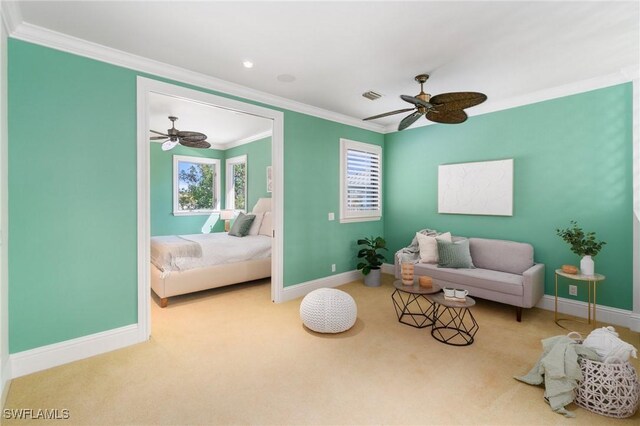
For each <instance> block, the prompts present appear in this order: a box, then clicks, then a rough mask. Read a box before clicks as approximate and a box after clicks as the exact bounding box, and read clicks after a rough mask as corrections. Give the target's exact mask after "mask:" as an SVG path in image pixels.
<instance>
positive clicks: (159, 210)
mask: <svg viewBox="0 0 640 426" xmlns="http://www.w3.org/2000/svg"><path fill="white" fill-rule="evenodd" d="M150 146H151V148H150V149H151V157H150V162H151V167H150V175H151V176H150V179H151V189H150V192H151V193H150V198H151V235H152V236H155V235H188V234H200V233H205V232H222V231H224V222H223V221H220V220H218V219H219V214H217V213H215V214H210V215H197V216H174V215H173V156H174V155H189V156H192V157H207V158H217V159H220V170H218V173H219V174H220V175H221V176H224V151H220V150H218V149H196V148H187V147H184V146H176V147H175V148H173V149H172V150H171V151H163V150H162V144H159V143H152V144H150ZM220 192H221V194H219V196H220V197H221V200H222V201H221V202H222V204H221V205H223V206H224V179H223V180H222V182H221V185H220Z"/></svg>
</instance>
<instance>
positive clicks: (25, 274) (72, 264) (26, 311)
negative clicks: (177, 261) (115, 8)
mask: <svg viewBox="0 0 640 426" xmlns="http://www.w3.org/2000/svg"><path fill="white" fill-rule="evenodd" d="M8 66H9V93H8V101H9V235H10V237H9V339H10V343H9V345H10V346H9V348H10V352H12V353H15V352H20V351H23V350H26V349H31V348H35V347H39V346H43V345H47V344H51V343H56V342H60V341H64V340H68V339H72V338H75V337H79V336H84V335H87V334H92V333H96V332H99V331H104V330H109V329H113V328H116V327H121V326H124V325H128V324H132V323H135V322H137V301H136V293H137V262H136V257H137V254H136V239H137V234H136V232H137V231H136V220H137V219H136V199H137V197H136V143H135V140H136V80H135V75H134V74H133V73H132V72H131V71H128V70H125V69H122V68H118V67H114V66H111V65H106V64H103V63H100V62H96V61H91V60H88V59H83V58H80V57H77V56H73V55H68V54H63V53H60V52H57V51H55V50H51V49H46V48H42V47H36V46H33V45H30V44H27V43H22V42H18V41H15V40H13V39H11V40H9V62H8Z"/></svg>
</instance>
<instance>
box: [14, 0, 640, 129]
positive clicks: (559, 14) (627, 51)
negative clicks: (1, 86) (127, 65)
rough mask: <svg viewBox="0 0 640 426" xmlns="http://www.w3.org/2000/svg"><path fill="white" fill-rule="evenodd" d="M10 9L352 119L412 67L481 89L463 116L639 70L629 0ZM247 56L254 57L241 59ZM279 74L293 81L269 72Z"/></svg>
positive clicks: (390, 106)
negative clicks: (480, 98)
mask: <svg viewBox="0 0 640 426" xmlns="http://www.w3.org/2000/svg"><path fill="white" fill-rule="evenodd" d="M18 8H19V11H20V14H21V16H22V19H23V21H24V22H26V23H30V24H33V25H37V26H41V27H44V28H48V29H51V30H54V31H57V32H61V33H64V34H68V35H71V36H75V37H78V38H81V39H85V40H89V41H91V42H94V43H98V44H101V45H105V46H109V47H111V48H114V49H119V50H122V51H125V52H129V53H132V54H135V55H140V56H143V57H147V58H151V59H154V60H157V61H161V62H165V63H168V64H172V65H177V66H180V67H183V68H186V69H188V70H191V71H196V72H199V73H202V74H206V75H209V76H213V77H216V78H219V79H222V80H226V81H229V82H233V83H236V84H240V85H242V86H246V87H249V88H252V89H256V90H259V91H262V92H267V93H271V94H274V95H278V96H280V97H284V98H287V99H291V100H295V101H298V102H301V103H304V104H307V105H311V106H315V107H319V108H322V109H325V110H328V111H333V112H336V113H340V114H344V115H347V116H350V117H355V118H358V119H361V118H364V117H367V116H371V115H375V114H379V113H382V112H386V111H390V110H395V109H400V108H406V107H408V106H409V104H406V103H405V102H403V101H402V100H400V98H399V95H400V94H407V95H415V94H417V93H418V91H419V88H418V85H417V84H416V83H415V82H414V81H413V77H414V76H415V75H417V74H420V73H424V72H426V73H429V74H431V78H430V79H429V81H428V82H427V84H426V86H425V91H427V92H428V93H431V94H432V95H436V94H439V93H443V92H450V91H478V92H483V93H485V94H487V96H488V98H489V100H488V101H487V102H486V103H485V104H482V105H480V106H477V107H475V108H473V109H471V110H470V112H471V114H472V115H473V113H474V112H475V113H477V112H482V111H485V110H486V111H490V110H491V106H492V105H496V104H501V103H504V102H505V101H507V100H509V99H514V98H518V97H522V96H524V95H527V94H530V93H536V92H539V91H543V90H548V89H552V88H557V87H560V86H564V85H568V84H571V83H575V82H579V81H583V80H588V79H592V78H596V77H602V76H607V75H610V74H612V73H619V72H621V70H623V69H632V70H634V71H633V72H634V73H637V69H638V64H639V63H640V59H639V56H640V54H639V49H640V43H639V38H640V30H639V27H640V13H639V8H640V6H639V3H638V2H637V1H631V2H594V1H587V2H573V1H572V2H559V1H556V2H522V1H511V2H505V1H503V2H491V3H484V2H477V1H473V2H446V3H445V2H362V1H360V2H283V3H274V2H153V1H144V2H141V1H139V2H132V1H127V2H94V1H91V2H88V1H85V2H57V1H49V2H21V3H19V5H18ZM246 59H250V60H251V61H253V62H254V63H255V66H254V67H253V68H252V69H245V68H243V66H242V61H243V60H246ZM282 74H290V75H293V76H295V77H296V80H295V81H294V82H289V83H285V82H281V81H279V80H278V79H277V77H278V76H279V75H282ZM367 90H374V91H376V92H378V93H381V94H383V95H384V96H383V98H382V99H379V100H377V101H369V100H367V99H365V98H363V97H362V96H361V94H362V93H363V92H365V91H367ZM165 115H166V114H165ZM401 117H402V115H400V116H392V117H387V118H384V119H380V120H377V121H376V122H377V123H379V124H382V125H393V124H397V123H398V122H399V121H400V119H401ZM185 124H186V123H185ZM163 127H164V126H163ZM187 127H190V125H185V130H192V129H187ZM211 136H213V134H212V135H211Z"/></svg>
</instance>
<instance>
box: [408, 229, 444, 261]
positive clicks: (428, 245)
mask: <svg viewBox="0 0 640 426" xmlns="http://www.w3.org/2000/svg"><path fill="white" fill-rule="evenodd" d="M416 239H417V240H418V247H419V248H420V262H422V263H438V261H439V260H440V258H439V257H438V243H437V242H436V240H443V241H449V242H451V233H450V232H445V233H444V234H440V235H436V236H435V237H432V236H430V235H424V234H421V233H420V232H416Z"/></svg>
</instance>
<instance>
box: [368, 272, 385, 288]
mask: <svg viewBox="0 0 640 426" xmlns="http://www.w3.org/2000/svg"><path fill="white" fill-rule="evenodd" d="M380 284H381V281H380V269H372V270H371V271H369V273H368V274H367V275H365V276H364V285H366V286H367V287H378V286H380Z"/></svg>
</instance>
